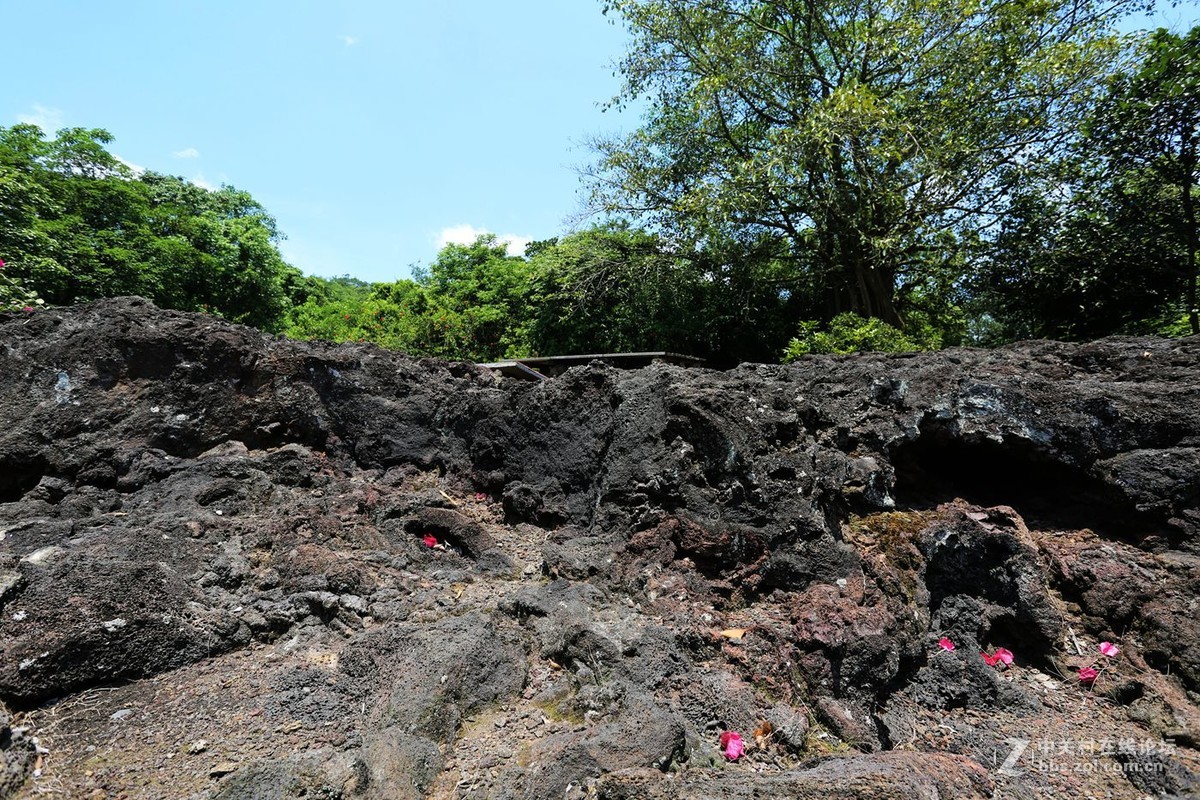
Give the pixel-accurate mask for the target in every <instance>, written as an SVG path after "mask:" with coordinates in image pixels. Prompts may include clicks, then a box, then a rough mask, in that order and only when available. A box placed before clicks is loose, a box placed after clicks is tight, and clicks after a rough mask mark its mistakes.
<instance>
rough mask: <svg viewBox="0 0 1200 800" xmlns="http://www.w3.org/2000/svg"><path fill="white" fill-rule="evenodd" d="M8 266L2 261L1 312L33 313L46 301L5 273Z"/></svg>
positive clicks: (0, 275) (0, 272)
mask: <svg viewBox="0 0 1200 800" xmlns="http://www.w3.org/2000/svg"><path fill="white" fill-rule="evenodd" d="M7 266H8V264H7V263H5V262H4V261H0V311H21V310H25V311H32V310H34V309H36V308H37V307H38V306H40V305H42V304H43V303H44V302H45V301H44V300H42V298H40V297H38V295H37V292H34V291H32V290H30V289H28V288H26V287H25V285H24V284H23V283H22V282H20V281H18V280H16V279H15V278H13V277H10V276H9V275H6V274H5V273H4V269H5V267H7Z"/></svg>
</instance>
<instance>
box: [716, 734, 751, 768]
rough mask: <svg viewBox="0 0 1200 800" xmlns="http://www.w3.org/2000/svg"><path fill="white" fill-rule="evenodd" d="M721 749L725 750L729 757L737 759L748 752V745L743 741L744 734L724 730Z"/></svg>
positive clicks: (732, 759) (726, 755) (733, 759)
mask: <svg viewBox="0 0 1200 800" xmlns="http://www.w3.org/2000/svg"><path fill="white" fill-rule="evenodd" d="M721 750H723V751H724V752H725V757H726V758H727V759H729V760H730V761H737V760H738V759H739V758H741V757H742V756H743V755H745V753H746V745H745V743H744V742H742V735H741V734H740V733H738V732H737V731H722V732H721Z"/></svg>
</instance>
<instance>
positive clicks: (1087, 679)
mask: <svg viewBox="0 0 1200 800" xmlns="http://www.w3.org/2000/svg"><path fill="white" fill-rule="evenodd" d="M1099 675H1100V673H1099V672H1096V670H1094V669H1092V668H1091V667H1080V668H1079V682H1080V683H1086V684H1088V685H1091V684H1093V683H1095V682H1096V678H1097V677H1099Z"/></svg>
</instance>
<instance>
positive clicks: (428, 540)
mask: <svg viewBox="0 0 1200 800" xmlns="http://www.w3.org/2000/svg"><path fill="white" fill-rule="evenodd" d="M421 541H422V542H424V543H425V546H426V547H437V544H438V540H437V537H436V536H434V535H433V534H432V533H427V534H425V536H424V537H422V539H421Z"/></svg>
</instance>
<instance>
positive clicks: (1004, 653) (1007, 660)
mask: <svg viewBox="0 0 1200 800" xmlns="http://www.w3.org/2000/svg"><path fill="white" fill-rule="evenodd" d="M996 660H997V661H999V662H1000V663H1001V664H1003V665H1004V666H1006V667H1008V666H1011V665H1012V662H1013V654H1012V651H1011V650H1006V649H1005V648H1003V647H997V648H996Z"/></svg>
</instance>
